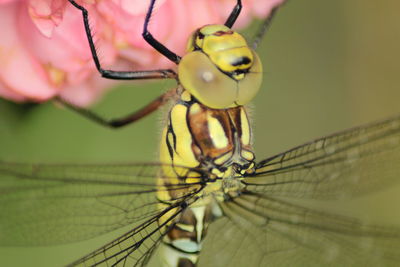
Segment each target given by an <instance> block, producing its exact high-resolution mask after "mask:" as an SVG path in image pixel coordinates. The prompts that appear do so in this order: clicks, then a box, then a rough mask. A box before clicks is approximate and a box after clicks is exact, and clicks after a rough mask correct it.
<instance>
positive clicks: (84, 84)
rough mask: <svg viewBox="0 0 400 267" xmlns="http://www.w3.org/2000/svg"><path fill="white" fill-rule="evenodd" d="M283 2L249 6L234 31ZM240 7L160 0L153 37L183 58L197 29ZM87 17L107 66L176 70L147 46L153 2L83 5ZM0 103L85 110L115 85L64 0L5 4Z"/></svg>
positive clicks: (248, 0)
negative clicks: (62, 102) (57, 100)
mask: <svg viewBox="0 0 400 267" xmlns="http://www.w3.org/2000/svg"><path fill="white" fill-rule="evenodd" d="M283 1H284V0H243V6H244V8H243V11H242V14H241V15H240V17H239V19H238V21H237V23H236V24H235V27H236V28H237V27H244V26H246V25H247V24H248V23H249V22H250V21H251V19H252V18H253V17H258V18H262V17H265V16H267V15H268V14H269V12H270V10H271V9H272V8H273V7H274V6H277V5H279V4H281V3H282V2H283ZM235 2H236V1H235V0H198V1H187V0H159V1H158V2H157V5H156V10H155V12H154V15H153V17H152V20H151V24H150V31H151V33H152V34H153V36H155V37H156V38H157V39H158V40H159V41H161V42H162V43H163V44H165V45H166V46H167V47H168V48H169V49H171V50H172V51H174V52H175V53H177V54H179V55H183V53H184V48H185V46H186V42H187V38H188V36H189V34H190V33H191V32H192V31H193V30H194V29H196V28H198V27H200V26H202V25H205V24H212V23H223V22H224V21H225V20H226V18H227V16H228V14H229V12H230V11H231V9H232V8H233V6H234V4H235ZM80 3H81V4H83V5H85V7H87V9H88V11H89V17H90V22H91V26H92V29H93V31H94V33H95V40H96V45H97V48H98V51H99V55H100V60H101V63H102V66H103V67H104V68H108V69H116V70H118V69H119V70H122V69H124V70H144V69H155V68H173V67H174V64H173V63H171V62H170V61H169V60H167V59H166V58H164V57H163V56H161V55H160V54H159V53H157V52H156V51H155V50H154V49H153V48H152V47H151V46H149V45H148V44H147V43H146V42H145V41H144V40H143V38H142V36H141V32H142V29H143V22H144V17H145V14H146V11H147V8H148V4H149V1H143V0H103V1H98V2H95V1H94V0H92V1H90V0H87V1H82V2H80ZM0 25H2V27H3V29H2V35H1V37H0V62H1V69H0V96H2V97H4V98H7V99H10V100H13V101H35V102H42V101H46V100H49V99H51V98H53V97H54V96H57V95H60V96H62V97H65V98H67V99H69V100H70V101H72V102H73V103H76V104H78V105H87V104H89V103H90V102H92V101H93V100H95V99H96V98H97V97H99V96H100V95H101V92H102V91H104V90H105V89H106V88H108V87H110V86H111V85H112V84H113V82H112V81H110V80H106V79H104V78H101V77H100V75H99V73H98V72H97V70H96V68H95V66H94V64H93V61H92V57H91V54H90V50H89V47H88V43H87V39H86V35H85V32H84V28H83V23H82V15H81V12H80V11H79V10H77V9H76V8H74V7H73V6H72V5H71V4H70V3H69V2H67V1H66V0H0Z"/></svg>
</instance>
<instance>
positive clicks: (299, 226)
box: [1, 118, 399, 266]
mask: <svg viewBox="0 0 400 267" xmlns="http://www.w3.org/2000/svg"><path fill="white" fill-rule="evenodd" d="M398 132H399V130H398V118H393V119H392V120H389V121H387V122H382V123H380V124H377V125H375V126H373V127H364V128H362V129H354V130H353V131H349V132H346V133H343V134H338V135H335V136H333V137H331V138H329V137H328V138H324V139H321V140H318V141H316V142H314V143H310V144H306V145H304V146H302V147H299V148H297V149H294V150H292V151H289V152H286V153H282V154H279V155H277V156H275V157H271V158H268V159H266V160H261V161H260V163H258V165H257V166H256V174H255V175H252V176H249V175H247V177H245V178H243V179H242V180H243V182H241V183H240V185H242V186H243V188H242V194H241V195H240V196H235V197H233V198H232V199H227V201H226V202H223V203H222V206H221V208H220V210H214V211H210V210H204V212H203V214H204V217H207V216H216V215H218V214H219V216H216V217H219V219H218V220H215V221H214V222H213V223H211V224H210V226H209V227H208V228H207V226H203V229H206V228H207V233H206V234H205V236H206V238H205V240H204V242H203V244H202V251H201V254H200V260H199V266H227V265H228V264H229V265H231V266H268V264H271V265H272V266H274V265H285V264H287V265H291V264H292V265H293V264H294V265H296V264H297V265H300V266H305V265H307V266H320V265H321V264H324V265H331V266H338V265H346V264H347V265H363V264H365V263H368V264H371V262H373V263H375V262H377V264H379V263H381V262H382V261H383V262H385V261H386V260H387V261H388V262H389V263H393V262H394V264H396V263H397V261H396V259H397V258H398V255H397V254H396V253H397V248H398V241H397V239H398V229H396V228H384V227H374V226H371V225H363V226H360V225H359V222H358V221H356V220H352V219H349V218H343V217H341V216H337V215H332V214H330V212H327V211H325V212H321V211H316V210H313V209H310V208H307V207H302V206H300V205H299V204H298V203H297V201H296V197H299V198H301V199H304V198H336V197H343V196H346V194H347V195H348V196H349V197H352V196H354V195H357V192H359V193H367V192H369V191H370V190H371V189H373V188H374V187H378V186H379V185H382V184H384V183H386V184H391V183H395V182H396V179H397V176H396V174H397V172H396V171H395V170H393V168H391V167H393V166H396V164H397V163H398V157H397V156H396V155H398V139H399V138H398ZM387 159H390V160H387ZM377 165H378V166H386V167H387V168H388V170H389V171H387V172H384V175H382V176H380V179H379V181H378V180H376V176H375V175H372V174H376V172H375V171H374V170H376V167H377ZM164 166H166V167H169V166H170V165H169V164H167V165H161V166H160V165H155V166H154V165H151V164H148V165H143V164H133V165H124V166H123V165H120V166H115V165H114V166H93V165H92V166H81V167H79V166H59V167H57V166H43V165H42V166H39V165H38V166H33V167H30V166H29V165H21V166H15V165H14V166H13V165H10V164H7V165H2V166H1V172H2V177H6V178H7V179H9V180H7V181H9V182H13V184H14V185H16V186H13V187H2V189H4V188H5V189H14V191H12V190H9V191H8V192H9V193H11V194H9V195H4V198H3V199H2V200H4V201H6V202H7V204H9V205H4V206H3V209H2V212H5V213H6V214H8V215H9V219H8V222H7V223H6V224H2V226H6V227H9V228H8V229H13V228H12V227H13V226H16V227H17V226H21V223H20V222H27V221H29V222H31V224H26V225H25V226H24V227H26V228H24V227H22V230H21V229H20V230H19V232H18V234H20V235H21V236H23V235H24V234H26V237H25V242H27V241H29V239H27V236H29V232H36V233H37V234H36V236H35V237H36V242H38V240H40V236H42V242H43V243H45V241H46V240H43V238H44V237H45V236H46V234H47V238H49V239H51V238H53V241H54V240H57V235H51V234H50V235H49V233H48V232H49V227H46V229H44V228H40V227H39V226H40V224H35V222H38V221H40V219H41V218H46V222H47V223H50V224H51V225H52V226H56V225H57V223H61V225H59V224H58V226H60V227H58V228H59V229H60V231H61V232H58V233H59V234H61V233H63V231H62V229H68V227H72V226H75V227H76V226H77V224H76V222H83V223H82V224H81V226H78V228H75V231H73V232H68V231H67V232H68V235H66V236H67V238H70V240H74V239H75V240H76V239H79V238H87V237H89V236H95V235H97V234H98V233H99V232H105V231H107V230H110V229H112V228H113V227H116V226H117V225H124V224H130V223H132V224H134V225H135V226H132V228H134V230H132V231H131V232H130V233H129V234H128V235H124V236H123V237H121V238H120V239H118V240H116V242H114V243H112V244H110V245H108V246H106V248H109V250H107V251H108V252H110V253H118V255H123V256H125V255H127V254H128V252H131V253H130V254H129V257H128V258H127V261H126V262H123V263H124V264H125V265H126V266H132V265H133V263H132V262H133V261H134V260H136V262H137V261H139V262H140V259H147V258H146V257H147V255H150V253H151V252H153V251H152V250H151V248H153V247H154V246H153V245H154V244H155V243H156V242H161V236H163V235H164V236H165V235H166V234H167V233H166V232H165V231H164V230H163V229H164V228H162V227H161V228H159V226H160V225H161V226H167V224H168V222H171V221H172V220H174V218H178V217H181V220H182V221H185V222H190V221H191V220H192V219H193V218H197V217H196V215H193V216H192V215H191V214H189V212H188V211H189V209H187V207H191V206H192V205H193V204H195V202H192V201H191V197H194V198H193V199H192V200H194V199H195V197H196V196H198V193H199V190H200V189H201V187H202V186H203V184H202V183H199V181H198V175H196V174H195V172H194V171H196V170H195V169H194V170H193V169H188V168H182V170H181V171H182V172H184V171H187V172H189V171H193V173H192V174H188V175H186V176H187V177H188V178H192V180H189V181H185V182H183V183H182V182H181V183H180V184H178V185H177V184H174V183H172V185H169V186H167V187H165V186H164V185H162V186H160V184H159V182H160V181H169V180H170V179H174V178H176V175H173V174H167V175H166V174H164V175H160V173H159V169H160V167H161V168H162V167H164ZM380 170H381V169H380ZM199 173H200V174H202V172H199ZM357 174H362V175H361V177H362V180H358V181H362V182H358V181H357V179H355V177H357ZM358 177H359V178H360V176H359V175H358ZM157 178H158V179H159V180H158V181H159V182H158V183H157V182H156V181H157ZM209 178H211V177H209ZM3 181H4V180H3ZM16 181H17V183H14V182H16ZM216 181H220V180H216ZM213 184H216V182H212V181H210V183H209V184H208V185H207V186H209V185H213ZM3 185H6V186H8V185H10V184H7V183H6V184H3ZM27 188H29V190H27ZM206 188H207V187H205V189H206ZM160 189H161V190H160ZM27 191H28V194H25V193H26V192H27ZM175 191H183V192H184V193H182V194H177V195H175V196H174V200H175V202H176V203H175V205H174V204H172V206H171V205H170V206H169V207H170V208H165V207H160V206H159V204H160V203H159V201H158V199H159V198H160V196H158V197H157V194H160V192H164V193H170V192H175ZM206 194H208V193H206ZM8 196H11V198H7V197H8ZM156 197H157V198H156ZM286 197H292V198H293V197H294V198H295V199H294V200H293V199H290V198H289V199H286ZM161 198H162V197H161ZM184 198H185V199H186V201H184V202H182V201H181V200H182V199H184ZM49 199H50V200H51V203H49V201H46V200H49ZM10 200H11V201H10ZM71 200H73V201H71ZM26 202H30V203H31V206H30V207H29V208H28V209H27V208H26V207H27V206H26V205H25V206H24V205H21V203H26ZM74 202H75V203H74ZM71 203H74V204H73V205H71ZM6 206H7V207H6ZM77 206H79V211H76V207H77ZM196 208H197V207H194V209H196ZM55 209H57V210H59V211H60V212H61V213H62V214H64V215H65V217H63V216H61V217H60V214H58V216H57V217H52V214H54V213H51V212H52V211H54V210H55ZM20 211H23V213H25V215H19V214H21V212H20ZM30 211H31V212H30ZM196 212H197V211H193V213H196ZM68 214H74V216H73V217H72V219H71V218H70V219H65V218H66V217H68V216H67V215H68ZM56 215H57V214H56ZM107 215H109V216H107ZM153 215H154V216H156V215H157V216H156V217H157V220H154V219H153V220H151V218H152V216H153ZM160 215H161V216H162V218H166V219H160V217H159V216H160ZM13 216H14V217H13ZM35 218H36V219H38V220H35ZM60 218H63V220H60ZM99 218H105V219H99ZM42 221H43V220H42ZM143 221H145V223H144V224H141V223H142V222H143ZM204 221H205V222H208V221H212V220H209V219H207V220H204ZM63 223H65V224H63ZM164 223H165V224H164ZM190 223H191V224H190ZM190 223H186V224H183V223H182V224H180V227H181V230H185V229H186V230H189V231H186V234H187V235H188V236H190V235H191V233H193V231H190V230H191V229H189V227H188V226H190V225H193V226H194V225H195V226H196V227H197V228H198V229H200V227H201V226H200V225H199V226H197V224H194V223H193V222H190ZM137 225H140V226H141V227H140V226H139V227H136V226H137ZM90 226H94V227H90ZM30 227H31V228H30ZM14 229H16V228H14ZM96 229H97V230H96ZM203 229H201V230H200V231H199V232H203ZM250 229H251V231H250ZM16 232H17V231H16ZM152 232H154V233H153V235H151V234H152ZM73 233H74V234H75V235H74V234H73ZM168 234H172V232H170V231H169V232H168ZM168 234H167V235H168ZM21 236H20V237H21ZM13 237H14V242H18V240H21V239H18V236H15V235H14V236H13ZM146 237H147V238H146ZM64 238H65V237H64ZM143 238H146V239H143ZM47 241H48V243H51V240H47ZM67 241H68V239H64V240H63V242H67ZM124 241H127V242H124ZM21 242H22V241H21ZM27 243H29V242H27ZM31 243H32V244H34V243H35V240H33V241H31ZM53 243H54V242H53ZM139 244H140V246H139ZM168 248H169V247H168ZM168 248H167V249H168ZM192 248H193V247H192ZM372 248H373V249H372ZM146 249H150V250H146ZM194 249H196V248H194ZM216 251H217V252H218V253H216ZM98 252H99V253H98V254H97V257H95V258H92V259H93V260H94V261H95V260H98V258H101V257H103V255H105V254H107V253H104V250H101V251H98ZM138 252H140V253H138ZM143 252H145V253H143ZM169 252H171V251H169ZM154 253H155V254H159V253H160V252H159V251H158V250H156V251H154ZM155 254H154V255H155ZM107 255H110V254H107ZM143 255H144V256H143ZM155 256H157V255H155ZM367 256H368V257H367ZM362 257H365V259H363V258H362ZM289 258H290V260H293V261H289ZM390 258H392V259H395V260H394V261H391V259H390ZM152 260H153V258H150V264H151V263H152ZM286 260H287V261H286ZM121 264H122V263H121Z"/></svg>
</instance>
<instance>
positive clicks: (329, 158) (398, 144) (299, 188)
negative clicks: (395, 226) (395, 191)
mask: <svg viewBox="0 0 400 267" xmlns="http://www.w3.org/2000/svg"><path fill="white" fill-rule="evenodd" d="M398 166H400V117H399V116H397V117H394V118H391V119H388V120H385V121H381V122H378V123H374V124H370V125H367V126H362V127H357V128H353V129H350V130H347V131H343V132H340V133H337V134H333V135H330V136H327V137H323V138H320V139H317V140H315V141H312V142H309V143H306V144H304V145H301V146H298V147H295V148H293V149H291V150H288V151H286V152H284V153H281V154H278V155H276V156H274V157H271V158H268V159H265V160H263V161H261V162H260V163H259V164H258V165H257V167H256V173H255V174H254V175H253V176H252V177H247V178H246V179H245V180H244V183H245V184H247V185H248V186H247V190H249V191H254V192H260V193H268V195H270V196H290V197H299V198H321V199H329V198H331V199H337V198H346V197H350V198H351V197H353V196H355V195H361V194H366V193H368V192H371V191H376V190H379V189H381V188H385V187H388V186H389V185H391V184H394V183H398V182H399V181H400V170H399V168H398Z"/></svg>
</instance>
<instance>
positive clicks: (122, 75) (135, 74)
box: [68, 0, 177, 80]
mask: <svg viewBox="0 0 400 267" xmlns="http://www.w3.org/2000/svg"><path fill="white" fill-rule="evenodd" d="M68 1H69V2H70V3H71V4H72V5H73V6H74V7H76V8H77V9H79V10H80V11H81V12H82V18H83V24H84V26H85V32H86V37H87V40H88V42H89V47H90V51H91V53H92V58H93V61H94V64H95V65H96V68H97V70H98V71H99V72H100V74H101V76H102V77H104V78H107V79H113V80H139V79H140V80H142V79H176V77H177V75H176V73H175V71H173V70H172V69H160V70H149V71H140V70H139V71H114V70H106V69H103V68H102V66H101V64H100V60H99V57H98V55H97V51H96V46H95V45H94V41H93V35H92V31H91V29H90V25H89V13H88V11H87V9H86V8H84V7H83V6H81V5H79V4H77V3H76V2H75V1H74V0H68ZM153 2H155V1H153ZM149 12H150V13H148V18H147V17H146V21H145V29H146V31H147V24H148V20H149V19H150V15H151V9H149ZM145 39H146V38H145ZM153 39H154V38H153ZM146 41H147V42H148V43H149V44H150V45H152V46H153V47H154V45H153V44H151V43H150V42H149V41H148V40H146ZM156 42H157V41H156ZM157 43H158V42H157ZM158 44H159V43H158ZM160 45H161V44H160ZM161 46H162V45H161ZM163 47H164V46H163ZM154 48H156V47H154ZM156 49H157V48H156ZM165 49H166V48H165ZM157 50H158V49H157ZM167 50H168V49H167ZM158 51H159V50H158ZM168 51H169V50H168ZM169 52H170V51H169ZM160 53H161V54H163V55H164V56H166V55H165V54H164V53H163V52H161V51H160ZM170 53H172V52H170ZM172 54H173V53H172ZM167 57H168V56H167ZM168 58H169V57H168Z"/></svg>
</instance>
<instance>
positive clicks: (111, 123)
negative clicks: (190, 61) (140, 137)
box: [55, 89, 176, 129]
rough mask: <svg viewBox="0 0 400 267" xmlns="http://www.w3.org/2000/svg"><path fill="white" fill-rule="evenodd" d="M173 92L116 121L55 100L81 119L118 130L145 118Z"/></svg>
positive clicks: (172, 93)
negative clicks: (80, 116)
mask: <svg viewBox="0 0 400 267" xmlns="http://www.w3.org/2000/svg"><path fill="white" fill-rule="evenodd" d="M175 92H176V89H171V90H169V91H167V92H165V93H164V94H162V95H161V96H159V97H157V98H156V99H154V100H153V101H151V102H150V103H149V104H147V105H146V106H144V107H143V108H141V109H139V110H137V111H135V112H133V113H131V114H129V115H127V116H124V117H122V118H116V119H105V118H103V117H101V116H99V115H97V114H96V113H94V112H92V111H90V110H87V109H84V108H80V107H78V106H75V105H74V104H71V103H69V102H68V101H65V100H64V99H61V98H56V99H55V100H56V101H57V102H58V103H60V104H62V105H63V106H65V107H67V108H69V109H71V110H73V111H75V112H77V113H78V114H80V115H82V116H83V117H85V118H87V119H89V120H91V121H93V122H95V123H98V124H100V125H102V126H106V127H109V128H114V129H115V128H120V127H123V126H126V125H128V124H131V123H133V122H135V121H138V120H140V119H142V118H144V117H145V116H147V115H149V114H151V113H153V112H154V111H156V110H157V109H158V108H160V107H161V106H163V105H164V104H165V103H166V102H167V101H168V99H169V98H171V97H172V96H173V95H175Z"/></svg>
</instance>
